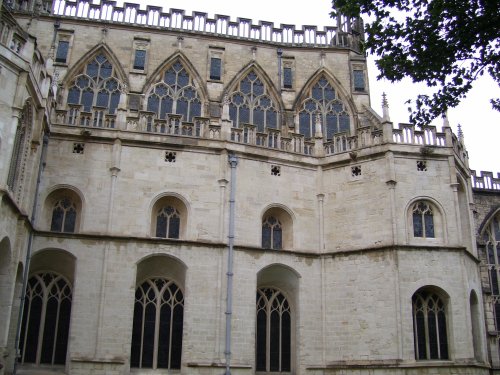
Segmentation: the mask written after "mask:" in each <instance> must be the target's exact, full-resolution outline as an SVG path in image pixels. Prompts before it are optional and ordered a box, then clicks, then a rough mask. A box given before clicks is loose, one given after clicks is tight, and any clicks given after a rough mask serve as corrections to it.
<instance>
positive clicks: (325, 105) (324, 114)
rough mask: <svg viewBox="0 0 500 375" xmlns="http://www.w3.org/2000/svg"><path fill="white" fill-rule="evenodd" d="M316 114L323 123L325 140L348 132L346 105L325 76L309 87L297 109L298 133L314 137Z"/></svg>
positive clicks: (349, 122)
mask: <svg viewBox="0 0 500 375" xmlns="http://www.w3.org/2000/svg"><path fill="white" fill-rule="evenodd" d="M317 115H319V120H320V122H321V124H322V125H323V129H322V130H323V137H324V138H325V139H326V140H327V141H329V140H331V139H332V138H333V136H334V135H335V134H338V133H347V134H348V133H349V131H350V126H351V118H350V116H349V113H348V112H347V107H346V105H345V103H344V102H343V101H342V99H341V98H340V97H339V95H338V93H337V92H336V91H335V89H334V88H333V86H332V84H331V83H330V82H329V81H328V80H327V79H326V77H325V76H322V77H321V78H320V79H319V80H318V81H317V82H316V83H315V84H314V85H313V86H312V87H311V88H310V89H309V91H308V94H307V96H306V98H305V100H304V101H303V103H302V105H301V107H300V109H299V132H300V134H303V135H304V136H305V137H306V138H312V137H314V134H315V130H316V129H315V124H316V117H317Z"/></svg>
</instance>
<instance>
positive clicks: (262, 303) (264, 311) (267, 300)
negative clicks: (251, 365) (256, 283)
mask: <svg viewBox="0 0 500 375" xmlns="http://www.w3.org/2000/svg"><path fill="white" fill-rule="evenodd" d="M256 306H257V308H256V309H257V330H256V339H255V342H256V350H255V368H256V370H257V371H267V372H282V373H283V372H285V373H286V372H290V371H291V340H292V337H291V309H290V304H289V303H288V300H287V298H286V297H285V296H284V295H283V293H282V292H281V291H279V290H278V289H274V288H260V289H258V290H257V302H256Z"/></svg>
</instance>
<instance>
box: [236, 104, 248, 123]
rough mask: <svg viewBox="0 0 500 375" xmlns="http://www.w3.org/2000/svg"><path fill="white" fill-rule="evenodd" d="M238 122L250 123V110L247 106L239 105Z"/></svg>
mask: <svg viewBox="0 0 500 375" xmlns="http://www.w3.org/2000/svg"><path fill="white" fill-rule="evenodd" d="M239 120H240V124H241V123H250V110H249V108H248V107H246V106H244V107H240V118H239Z"/></svg>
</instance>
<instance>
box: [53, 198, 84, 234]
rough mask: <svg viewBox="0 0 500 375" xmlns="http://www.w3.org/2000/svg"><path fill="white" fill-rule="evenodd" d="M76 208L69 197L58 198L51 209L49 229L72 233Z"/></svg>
mask: <svg viewBox="0 0 500 375" xmlns="http://www.w3.org/2000/svg"><path fill="white" fill-rule="evenodd" d="M76 215H77V208H76V205H75V203H74V202H73V201H72V200H71V199H69V198H63V199H61V200H58V201H57V202H56V203H55V205H54V208H53V210H52V221H51V223H50V230H51V231H53V232H66V233H73V232H74V231H75V225H76Z"/></svg>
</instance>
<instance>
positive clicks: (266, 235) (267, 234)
mask: <svg viewBox="0 0 500 375" xmlns="http://www.w3.org/2000/svg"><path fill="white" fill-rule="evenodd" d="M262 247H263V248H264V249H270V248H271V226H269V225H268V224H264V225H263V226H262Z"/></svg>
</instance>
